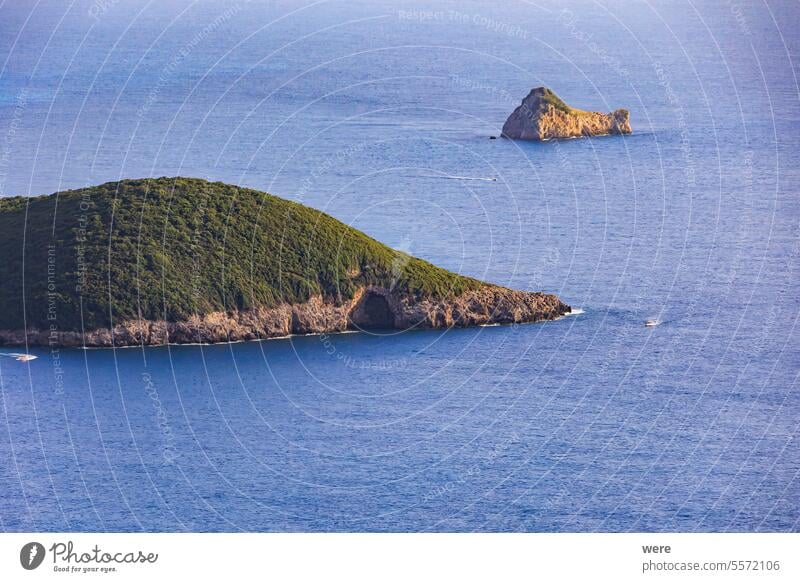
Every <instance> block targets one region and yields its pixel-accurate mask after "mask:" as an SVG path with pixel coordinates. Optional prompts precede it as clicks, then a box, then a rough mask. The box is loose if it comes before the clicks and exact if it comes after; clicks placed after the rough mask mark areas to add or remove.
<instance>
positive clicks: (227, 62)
mask: <svg viewBox="0 0 800 582" xmlns="http://www.w3.org/2000/svg"><path fill="white" fill-rule="evenodd" d="M799 17H800V8H799V7H798V4H797V2H796V1H795V0H770V1H769V2H763V3H761V2H752V3H751V2H744V1H741V0H732V1H724V2H723V1H715V0H713V1H712V0H699V1H695V0H692V1H688V0H687V1H682V0H676V1H672V2H667V1H664V0H655V1H649V2H643V1H635V0H630V1H600V0H598V1H591V0H567V1H566V2H555V1H549V0H547V1H545V0H542V1H536V2H533V1H531V2H528V1H509V2H488V1H477V0H476V1H471V0H460V1H444V0H443V1H437V2H422V1H411V2H402V3H400V2H389V1H387V0H379V1H369V2H367V1H364V0H361V1H350V0H347V1H345V0H341V1H339V0H337V1H333V0H332V1H325V0H323V1H317V2H313V1H311V0H307V1H300V0H278V1H266V0H265V1H260V0H258V1H257V0H253V1H249V2H248V1H245V0H240V1H235V0H230V1H226V2H212V1H210V0H201V1H197V2H189V1H186V2H179V1H173V0H169V1H165V2H149V3H145V2H134V1H132V0H75V1H71V2H67V1H53V0H42V1H39V2H5V3H2V4H0V194H2V195H3V196H7V195H38V194H48V193H51V192H55V191H58V190H64V189H69V188H77V187H83V186H87V185H93V184H98V183H102V182H108V181H113V180H118V179H121V178H133V177H145V176H163V175H166V176H175V175H185V176H196V177H201V178H207V179H211V180H221V181H225V182H231V183H235V184H242V185H246V186H249V187H254V188H258V189H262V190H266V191H269V192H272V193H274V194H276V195H279V196H283V197H285V198H289V199H293V200H297V201H300V202H302V203H304V204H307V205H309V206H313V207H315V208H318V209H320V210H323V211H325V212H327V213H329V214H331V215H333V216H335V217H336V218H338V219H340V220H342V221H344V222H345V223H347V224H350V225H352V226H354V227H356V228H359V229H361V230H363V231H365V232H367V233H368V234H370V235H371V236H373V237H375V238H377V239H378V240H380V241H382V242H385V243H387V244H389V245H391V246H393V247H394V248H397V249H400V250H403V251H406V252H409V253H411V254H413V255H416V256H419V257H422V258H425V259H427V260H429V261H432V262H434V263H436V264H438V265H441V266H443V267H446V268H448V269H451V270H454V271H457V272H459V273H463V274H466V275H470V276H473V277H478V278H481V279H484V280H488V281H492V282H494V283H498V284H501V285H506V286H509V287H514V288H518V289H527V290H545V291H547V292H552V293H557V294H558V295H559V296H560V297H561V298H562V299H563V300H564V301H565V302H567V303H569V304H570V305H572V306H573V307H574V308H575V310H576V312H577V313H576V314H575V315H572V316H569V317H565V318H563V319H561V320H558V321H555V322H548V323H543V324H532V325H521V326H501V327H481V328H474V329H453V330H447V331H413V332H403V333H393V334H381V333H349V334H341V335H320V336H307V337H294V338H289V339H281V340H270V341H262V342H248V343H237V344H227V345H213V346H199V345H198V346H164V347H153V348H147V349H137V348H130V349H117V350H74V349H64V350H60V351H59V350H48V349H32V350H31V353H33V354H35V355H37V356H38V359H36V360H33V361H31V362H28V363H24V362H19V361H16V360H14V359H13V358H12V357H7V356H6V357H2V356H0V404H1V406H0V529H2V530H4V531H28V530H34V531H141V530H146V531H240V530H245V531H415V532H416V531H534V532H555V531H572V532H586V531H613V532H617V531H656V532H666V531H798V530H799V529H800V480H799V479H798V478H799V477H800V439H799V438H798V427H799V426H800V394H799V393H798V373H800V331H798V314H799V313H800V261H799V260H798V259H799V257H798V255H799V254H800V231H799V230H798V226H799V225H800V90H799V85H798V74H797V73H798V71H797V64H798V62H800V33H798V30H799V29H798V27H797V23H798V20H800V18H799ZM540 85H546V86H548V87H550V88H551V89H553V90H554V91H555V92H556V93H557V94H558V95H559V96H560V97H562V98H563V99H564V100H565V101H566V102H567V103H569V104H570V105H572V106H574V107H578V108H581V109H589V110H602V111H609V110H612V109H616V108H619V107H624V108H627V109H629V110H630V114H631V123H632V126H633V129H634V133H633V134H632V135H629V136H624V137H623V136H614V137H601V138H593V139H573V140H564V141H549V142H542V143H532V142H515V141H510V140H505V139H496V140H491V139H489V137H490V136H496V135H498V134H499V131H500V127H501V126H502V124H503V122H504V120H505V118H506V117H507V116H508V114H509V113H510V112H511V111H512V110H513V109H514V108H515V107H516V106H517V105H518V104H519V102H520V101H521V99H522V98H523V97H524V96H525V95H526V94H527V93H528V91H529V90H530V89H531V88H532V87H536V86H540ZM20 244H22V243H21V242H20ZM0 284H2V282H0ZM650 318H654V319H658V320H659V321H661V324H660V325H658V326H655V327H645V325H644V322H645V320H647V319H650ZM0 351H2V352H4V353H8V352H11V351H15V350H9V349H5V350H0ZM17 351H18V350H17Z"/></svg>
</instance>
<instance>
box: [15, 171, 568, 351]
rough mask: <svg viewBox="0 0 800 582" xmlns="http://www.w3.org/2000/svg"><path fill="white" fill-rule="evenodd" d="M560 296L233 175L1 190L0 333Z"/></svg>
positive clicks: (139, 340)
mask: <svg viewBox="0 0 800 582" xmlns="http://www.w3.org/2000/svg"><path fill="white" fill-rule="evenodd" d="M569 309H570V308H569V306H567V305H565V304H563V303H562V302H561V301H559V299H558V298H557V297H555V296H554V295H546V294H543V293H525V292H520V291H513V290H511V289H505V288H502V287H498V286H495V285H491V284H488V283H484V282H482V281H478V280H476V279H472V278H471V277H464V276H461V275H458V274H456V273H452V272H450V271H447V270H445V269H441V268H439V267H436V266H435V265H432V264H430V263H428V262H426V261H423V260H421V259H418V258H415V257H412V256H410V255H408V254H405V253H401V252H399V251H396V250H394V249H391V248H389V247H387V246H386V245H383V244H381V243H379V242H378V241H376V240H374V239H372V238H370V237H368V236H367V235H366V234H364V233H363V232H360V231H358V230H356V229H354V228H351V227H349V226H347V225H345V224H343V223H341V222H339V221H338V220H336V219H334V218H333V217H331V216H328V215H326V214H324V213H322V212H319V211H317V210H314V209H312V208H308V207H306V206H302V205H300V204H297V203H294V202H290V201H288V200H283V199H281V198H278V197H276V196H272V195H270V194H267V193H264V192H258V191H256V190H251V189H247V188H240V187H236V186H232V185H229V184H222V183H218V182H213V183H212V182H206V181H204V180H197V179H192V178H158V179H145V180H123V181H121V182H111V183H108V184H103V185H100V186H94V187H91V188H85V189H81V190H73V191H66V192H60V193H58V194H52V195H49V196H38V197H16V198H8V197H6V198H0V344H4V345H39V346H42V345H50V346H82V345H86V346H93V347H107V346H128V345H142V344H144V345H157V344H164V343H214V342H223V341H238V340H248V339H257V338H271V337H280V336H286V335H290V334H308V333H323V332H324V333H328V332H336V331H344V330H347V329H368V328H385V329H413V328H445V327H450V326H467V325H478V324H491V323H514V322H518V323H523V322H533V321H539V320H544V319H555V318H557V317H559V316H561V315H563V314H564V313H567V312H569Z"/></svg>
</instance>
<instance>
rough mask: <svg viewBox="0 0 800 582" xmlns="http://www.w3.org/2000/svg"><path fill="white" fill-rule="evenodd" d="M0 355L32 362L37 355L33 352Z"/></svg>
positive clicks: (19, 360)
mask: <svg viewBox="0 0 800 582" xmlns="http://www.w3.org/2000/svg"><path fill="white" fill-rule="evenodd" d="M0 356H8V357H9V358H14V359H15V360H17V361H18V362H30V361H31V360H35V359H36V358H37V356H34V355H31V354H0Z"/></svg>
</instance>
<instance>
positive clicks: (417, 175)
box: [409, 174, 497, 182]
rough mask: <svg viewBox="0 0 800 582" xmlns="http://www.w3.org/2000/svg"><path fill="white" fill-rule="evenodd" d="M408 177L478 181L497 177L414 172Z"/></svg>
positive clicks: (491, 180) (487, 180)
mask: <svg viewBox="0 0 800 582" xmlns="http://www.w3.org/2000/svg"><path fill="white" fill-rule="evenodd" d="M409 177H410V178H439V179H440V180H474V181H478V182H497V178H492V177H489V178H481V177H474V176H437V175H432V174H414V175H411V176H409Z"/></svg>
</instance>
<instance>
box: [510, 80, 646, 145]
mask: <svg viewBox="0 0 800 582" xmlns="http://www.w3.org/2000/svg"><path fill="white" fill-rule="evenodd" d="M629 116H630V114H629V113H628V110H627V109H617V110H616V111H613V112H611V113H597V112H595V111H582V110H580V109H574V108H572V107H570V106H569V105H567V104H566V103H564V102H563V101H562V100H561V99H560V98H559V97H558V95H556V94H555V93H553V92H552V91H551V90H550V89H548V88H547V87H536V88H535V89H531V92H530V93H528V96H527V97H525V99H523V100H522V104H521V105H520V106H519V107H517V108H516V109H515V110H514V112H513V113H512V114H511V115H509V116H508V119H507V120H506V122H505V124H504V125H503V133H502V135H503V137H507V138H510V139H532V140H544V139H558V138H566V137H581V136H586V137H588V136H594V135H608V134H622V133H631V124H630V120H629Z"/></svg>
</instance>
